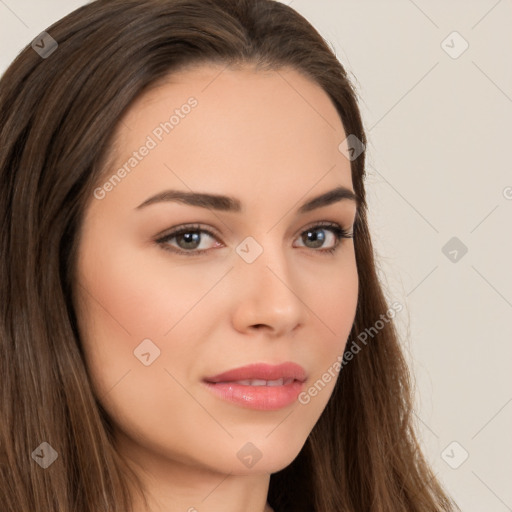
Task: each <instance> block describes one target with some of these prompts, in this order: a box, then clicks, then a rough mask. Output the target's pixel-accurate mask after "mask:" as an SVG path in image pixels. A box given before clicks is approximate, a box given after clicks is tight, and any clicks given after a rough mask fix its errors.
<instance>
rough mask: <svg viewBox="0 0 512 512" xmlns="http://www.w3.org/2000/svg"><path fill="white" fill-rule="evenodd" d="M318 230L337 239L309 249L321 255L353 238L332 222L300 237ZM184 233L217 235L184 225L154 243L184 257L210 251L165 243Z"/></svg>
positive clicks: (310, 229)
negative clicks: (327, 232)
mask: <svg viewBox="0 0 512 512" xmlns="http://www.w3.org/2000/svg"><path fill="white" fill-rule="evenodd" d="M318 229H327V230H329V231H331V232H332V233H334V235H335V236H336V238H337V241H336V245H335V246H334V247H331V248H329V249H311V250H312V251H313V252H319V253H320V254H322V255H332V254H333V253H334V252H336V251H337V250H338V248H339V247H340V245H341V239H342V238H354V234H353V233H350V232H349V231H348V230H347V229H345V228H343V227H341V226H340V225H339V224H337V223H334V222H322V223H319V224H315V225H314V226H311V227H309V228H306V229H305V230H304V231H303V232H302V233H301V235H303V234H304V233H306V232H308V231H316V230H318ZM185 233H206V234H207V235H208V236H210V237H212V238H215V239H217V235H215V234H214V233H213V232H211V231H209V230H208V229H203V228H202V227H201V226H200V225H199V224H194V225H192V224H191V225H185V226H181V227H179V228H177V229H175V230H174V231H172V232H170V233H168V234H166V235H164V236H162V237H160V238H158V239H157V240H155V242H156V243H157V244H159V245H161V246H162V249H164V250H166V251H171V252H173V253H176V254H179V255H184V256H200V255H201V254H203V253H206V252H208V251H211V250H212V249H201V250H195V249H193V250H190V251H184V250H182V249H177V248H175V247H173V248H171V247H170V246H169V245H168V244H167V242H169V241H170V240H172V239H173V238H176V237H178V236H180V235H183V234H185Z"/></svg>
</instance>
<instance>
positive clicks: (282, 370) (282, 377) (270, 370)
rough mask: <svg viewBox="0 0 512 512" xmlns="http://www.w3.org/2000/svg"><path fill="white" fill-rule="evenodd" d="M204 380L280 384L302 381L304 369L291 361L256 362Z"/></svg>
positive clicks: (304, 378) (264, 384)
mask: <svg viewBox="0 0 512 512" xmlns="http://www.w3.org/2000/svg"><path fill="white" fill-rule="evenodd" d="M204 380H205V382H209V383H212V384H216V383H221V382H236V383H238V384H242V385H246V386H267V385H268V386H282V385H286V384H288V383H290V382H293V381H294V380H297V381H299V382H304V381H305V380H306V371H305V370H304V368H302V366H300V365H298V364H296V363H291V362H287V363H282V364H279V365H269V364H260V363H257V364H251V365H248V366H243V367H241V368H235V369H233V370H229V371H227V372H224V373H220V374H218V375H214V376H212V377H207V378H206V379H204Z"/></svg>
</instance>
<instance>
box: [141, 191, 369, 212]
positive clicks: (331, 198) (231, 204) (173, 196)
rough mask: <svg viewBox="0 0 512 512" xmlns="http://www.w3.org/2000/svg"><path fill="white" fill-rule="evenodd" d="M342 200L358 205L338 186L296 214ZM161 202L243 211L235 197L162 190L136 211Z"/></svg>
mask: <svg viewBox="0 0 512 512" xmlns="http://www.w3.org/2000/svg"><path fill="white" fill-rule="evenodd" d="M342 200H349V201H354V202H355V203H356V205H359V198H358V197H357V195H356V194H355V193H354V192H353V191H352V190H350V189H349V188H346V187H342V186H340V187H336V188H334V189H332V190H329V191H328V192H325V193H323V194H320V195H319V196H316V197H314V198H313V199H310V200H309V201H308V202H307V203H305V204H303V205H302V206H301V207H300V208H299V209H298V212H297V213H306V212H310V211H311V210H315V209H317V208H321V207H323V206H328V205H330V204H333V203H337V202H339V201H342ZM163 201H176V202H178V203H183V204H187V205H190V206H199V207H201V208H208V209H212V210H220V211H226V212H235V213H240V212H242V210H243V208H242V203H241V202H240V200H239V199H236V198H235V197H228V196H222V195H215V194H205V193H200V192H185V191H183V190H164V191H163V192H159V193H158V194H156V195H154V196H152V197H150V198H148V199H146V200H145V201H144V202H143V203H141V204H139V206H137V208H136V209H140V208H143V207H145V206H148V205H150V204H154V203H160V202H163Z"/></svg>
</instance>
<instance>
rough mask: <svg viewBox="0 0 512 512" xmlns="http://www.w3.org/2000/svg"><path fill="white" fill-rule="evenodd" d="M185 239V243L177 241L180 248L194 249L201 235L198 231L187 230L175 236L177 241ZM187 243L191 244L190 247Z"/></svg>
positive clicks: (199, 241)
mask: <svg viewBox="0 0 512 512" xmlns="http://www.w3.org/2000/svg"><path fill="white" fill-rule="evenodd" d="M182 239H184V240H185V244H187V245H183V244H180V243H178V245H180V247H181V248H182V249H196V248H197V246H198V245H199V244H200V243H201V240H200V239H201V236H200V234H199V232H198V231H188V232H187V233H182V234H181V235H178V236H177V241H179V240H182ZM188 244H192V247H191V246H190V245H188Z"/></svg>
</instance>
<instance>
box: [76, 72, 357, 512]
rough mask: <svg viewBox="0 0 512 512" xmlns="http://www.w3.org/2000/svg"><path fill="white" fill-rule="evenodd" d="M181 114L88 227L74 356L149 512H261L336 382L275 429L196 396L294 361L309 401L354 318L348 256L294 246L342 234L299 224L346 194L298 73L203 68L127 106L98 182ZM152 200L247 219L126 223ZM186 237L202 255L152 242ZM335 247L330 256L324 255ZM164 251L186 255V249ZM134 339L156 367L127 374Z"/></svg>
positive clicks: (348, 217) (342, 217)
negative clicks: (221, 207)
mask: <svg viewBox="0 0 512 512" xmlns="http://www.w3.org/2000/svg"><path fill="white" fill-rule="evenodd" d="M190 96H194V97H195V98H196V99H197V101H198V105H197V107H195V108H194V109H192V111H191V112H190V113H189V114H188V115H187V116H186V117H185V118H184V119H181V120H180V123H179V125H177V126H175V128H174V129H173V131H172V132H171V133H170V134H168V135H166V136H165V137H164V138H163V140H162V142H160V143H159V144H158V146H157V147H156V148H155V149H153V150H152V151H150V153H149V154H148V155H147V156H146V157H145V158H144V159H143V160H142V161H141V162H140V163H139V164H138V165H137V166H136V168H134V169H133V170H132V171H131V172H130V173H129V174H128V175H127V176H126V177H125V178H124V179H123V180H122V181H121V182H120V183H119V184H117V185H116V186H115V187H114V188H113V190H111V191H110V192H108V193H107V194H106V195H105V197H104V198H103V199H96V198H92V199H91V202H90V204H89V205H88V207H87V209H86V211H85V216H84V222H83V226H82V231H81V237H80V240H79V258H78V262H77V264H78V267H77V270H78V274H77V279H78V283H77V284H78V286H76V287H75V307H76V310H77V316H78V319H79V327H80V333H81V342H82V344H83V347H84V353H85V358H86V364H87V367H88V370H89V373H90V378H91V382H92V385H93V387H94V391H95V393H96V394H97V396H98V397H99V400H100V402H101V404H102V405H103V407H104V408H105V410H106V411H107V413H108V415H109V417H110V418H111V419H112V422H113V424H114V428H115V439H116V447H117V449H118V451H119V453H120V454H121V455H123V456H124V457H125V458H126V459H127V460H128V462H129V464H130V465H131V466H132V467H133V468H134V469H135V471H136V472H137V474H138V475H139V476H140V478H141V479H142V481H143V483H144V484H145V485H146V486H147V489H148V491H149V496H150V501H149V503H150V507H151V511H152V512H164V511H165V512H175V511H189V512H194V511H196V510H197V511H200V512H213V511H218V510H223V512H235V511H236V512H239V511H240V510H245V511H247V512H262V511H264V512H270V511H271V510H272V509H271V508H270V507H269V506H268V504H267V493H268V486H269V480H270V474H271V473H274V472H277V471H279V470H281V469H283V468H284V467H286V466H288V465H289V464H290V463H291V462H292V461H293V460H294V459H295V457H296V456H297V455H298V453H299V452H300V450H301V448H302V447H303V445H304V443H305V442H306V440H307V437H308V435H309V433H310V432H311V430H312V428H313V427H314V425H315V423H316V422H317V420H318V418H319V417H320V415H321V413H322V411H323V410H324V408H325V406H326V404H327V402H328V400H329V397H330V396H331V393H332V390H333V388H334V384H335V379H331V380H330V382H327V383H325V384H324V388H323V389H322V391H320V392H319V393H318V394H317V396H315V397H312V398H311V400H310V401H309V403H308V404H307V405H303V404H301V403H299V402H298V401H296V402H295V403H293V404H292V405H290V406H287V407H285V408H283V409H280V410H277V411H258V410H253V409H249V408H247V407H243V406H240V405H235V404H232V403H230V402H227V401H224V400H222V399H220V398H218V397H217V396H215V395H213V394H212V393H211V392H210V391H209V390H208V389H206V388H205V386H204V384H203V383H202V379H203V378H204V377H207V376H212V375H215V374H218V373H221V372H224V371H227V370H229V369H232V368H237V367H240V366H244V365H246V364H250V363H254V362H266V363H270V364H278V363H281V362H284V361H293V362H296V363H298V364H300V365H302V366H303V367H304V368H305V370H306V372H307V374H308V380H307V382H306V384H305V389H308V388H309V387H310V386H311V385H312V384H313V383H315V382H316V381H317V380H318V379H320V378H321V376H322V374H324V373H325V372H326V371H327V370H328V369H329V368H330V367H332V366H333V363H334V362H335V361H336V360H337V357H338V356H339V355H341V354H343V350H344V347H345V344H346V341H347V338H348V335H349V332H350V329H351V327H352V324H353V321H354V317H355V311H356V305H357V293H358V276H357V267H356V260H355V253H354V243H353V240H352V239H348V238H341V239H339V240H338V239H337V238H336V235H335V233H333V232H331V231H330V230H328V229H325V228H323V229H322V228H321V229H319V230H317V231H316V233H317V234H318V232H319V231H320V234H322V232H323V234H324V235H325V237H326V238H325V241H324V244H323V245H321V246H320V247H319V248H318V247H317V246H315V245H314V244H312V243H311V242H308V240H307V239H306V241H304V239H303V238H302V236H301V235H302V234H303V233H304V232H305V230H306V229H308V228H309V227H310V226H313V225H315V224H316V223H319V222H324V221H329V222H335V223H337V224H339V225H340V226H342V227H345V228H352V226H353V222H354V219H355V214H356V204H355V202H353V201H350V200H343V201H341V202H337V203H335V204H332V205H329V206H326V207H322V208H319V209H317V210H313V211H311V212H308V213H305V214H300V215H297V214H296V210H297V209H298V208H299V206H300V205H302V204H303V203H304V202H306V201H307V200H308V199H311V198H313V197H315V196H317V195H319V194H321V193H323V192H326V191H328V190H331V189H333V188H335V187H337V186H340V185H342V186H345V187H347V188H349V189H351V190H353V186H352V179H351V173H350V162H349V160H348V159H347V158H346V157H345V156H344V155H343V154H342V153H341V152H340V151H339V150H338V145H339V144H340V142H341V141H342V140H344V139H345V137H346V134H345V132H344V130H343V126H342V123H341V120H340V118H339V116H338V114H337V112H336V110H335V107H334V106H333V104H332V103H331V101H330V99H329V98H328V96H327V95H326V94H325V92H324V91H323V90H322V89H321V88H320V87H319V86H318V85H316V84H315V83H314V82H311V81H310V80H309V79H307V78H305V77H303V76H302V75H301V74H299V73H298V72H296V71H295V70H292V69H280V70H278V72H276V71H259V70H258V71H257V70H255V69H254V68H252V67H247V66H246V67H243V68H237V69H232V68H228V69H225V68H224V67H218V66H214V65H201V66H196V67H194V68H189V69H187V70H182V71H180V72H179V73H174V74H173V75H172V76H170V77H169V78H168V79H167V80H166V82H165V83H163V84H160V85H159V86H158V87H156V88H153V89H152V90H150V91H149V92H146V93H145V94H144V95H142V96H141V97H140V98H139V99H138V100H137V101H136V102H134V103H133V104H132V106H131V107H130V109H129V110H128V111H127V113H126V115H125V116H124V118H123V119H122V122H121V123H120V124H119V128H118V130H117V132H116V138H115V145H114V147H115V152H114V153H113V158H114V160H113V162H114V163H113V166H112V167H111V168H109V169H107V171H108V172H106V174H105V176H106V177H107V178H106V179H108V177H110V176H111V175H112V173H113V172H115V170H117V169H118V168H119V166H122V165H123V163H124V162H126V161H127V159H128V158H129V156H130V155H131V154H132V152H133V151H135V150H137V149H138V148H139V147H140V146H141V145H142V144H144V142H145V141H146V137H147V136H148V135H149V134H151V133H152V131H153V130H154V128H155V127H156V126H158V125H159V123H160V122H162V121H164V120H166V119H168V118H169V115H170V114H169V113H172V111H173V110H174V109H175V108H179V107H180V106H181V105H183V104H184V103H186V101H187V99H188V98H189V97H190ZM104 182H105V179H103V181H102V182H101V184H103V183H104ZM101 184H100V186H101ZM165 189H178V190H184V191H191V190H192V191H196V192H208V193H215V194H224V195H229V196H234V197H236V198H238V199H239V200H240V201H241V202H242V204H243V208H244V211H243V212H241V213H233V212H225V211H213V210H209V209H204V208H201V207H198V206H190V205H185V204H181V203H178V202H158V203H154V204H151V205H149V206H147V207H145V208H141V209H136V207H137V206H138V205H139V204H141V203H142V202H143V201H145V200H146V199H147V198H148V197H150V196H152V195H154V194H156V193H158V192H161V191H163V190H165ZM186 223H198V224H201V228H206V229H209V230H212V231H214V233H216V236H215V238H212V237H210V236H209V235H207V234H204V233H203V234H201V245H200V249H209V250H208V252H206V253H203V254H201V255H199V256H196V257H194V256H186V255H179V254H176V253H173V252H171V251H168V250H165V246H166V245H165V243H164V244H158V243H157V242H156V241H155V239H156V238H159V235H163V234H166V233H168V232H169V231H170V230H171V229H172V228H175V227H179V226H181V225H183V224H186ZM248 236H251V237H253V238H254V239H255V240H256V241H257V242H258V244H259V245H260V246H261V247H262V248H263V253H262V254H261V255H260V256H259V257H258V258H257V259H256V260H255V261H254V262H253V263H250V264H249V263H247V262H246V261H245V260H244V259H242V258H241V257H240V256H239V254H238V253H237V252H236V248H237V246H238V245H239V244H240V243H241V242H242V241H243V240H244V239H245V238H246V237H248ZM338 242H339V246H338V249H337V251H336V252H334V253H333V254H328V253H323V254H322V253H321V252H320V249H324V248H330V247H333V246H334V245H336V243H338ZM166 244H167V247H169V246H171V247H174V248H176V249H180V248H181V249H182V250H189V251H191V249H190V248H189V249H187V247H189V246H187V245H186V244H185V243H184V240H183V238H181V239H180V238H174V239H173V240H170V241H167V242H166ZM180 244H181V245H180ZM192 250H196V251H197V249H192ZM146 338H149V339H151V340H152V342H153V343H154V344H155V345H156V346H158V348H159V349H160V356H159V357H158V358H156V359H155V360H154V362H152V363H151V364H150V365H149V366H145V365H144V364H142V363H141V362H140V360H139V359H138V358H137V357H135V356H134V350H136V348H137V347H138V346H139V344H140V343H141V342H142V340H144V339H146ZM336 377H337V374H336ZM247 442H251V443H253V444H254V445H255V446H256V447H257V448H258V450H259V451H260V452H261V454H262V457H261V459H260V460H259V461H258V462H257V463H256V464H254V465H253V466H252V467H251V468H249V467H246V466H245V465H244V464H242V463H241V461H240V460H239V459H238V457H237V452H238V451H239V450H240V449H241V448H242V447H243V446H244V445H245V444H246V443H247ZM134 500H135V509H134V510H135V511H136V512H142V510H143V508H142V503H141V502H140V501H139V500H138V498H137V496H135V495H134ZM276 512H279V511H276Z"/></svg>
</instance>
